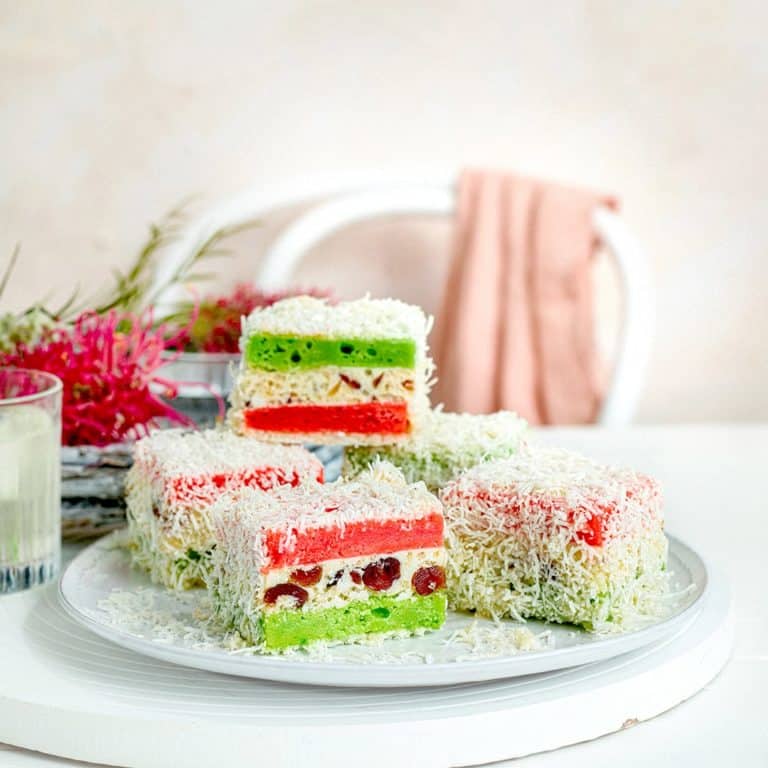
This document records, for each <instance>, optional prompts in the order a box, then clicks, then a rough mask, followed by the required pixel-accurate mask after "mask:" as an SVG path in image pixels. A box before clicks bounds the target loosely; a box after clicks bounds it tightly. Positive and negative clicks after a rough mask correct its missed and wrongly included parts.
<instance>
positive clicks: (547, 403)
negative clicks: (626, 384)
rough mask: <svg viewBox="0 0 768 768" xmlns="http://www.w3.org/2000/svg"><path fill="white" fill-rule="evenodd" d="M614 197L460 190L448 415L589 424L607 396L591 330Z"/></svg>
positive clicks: (440, 320)
mask: <svg viewBox="0 0 768 768" xmlns="http://www.w3.org/2000/svg"><path fill="white" fill-rule="evenodd" d="M598 206H607V207H611V208H615V207H616V201H615V200H613V199H612V198H610V197H607V196H603V195H599V194H595V193H593V192H589V191H586V190H581V189H573V188H569V187H564V186H560V185H557V184H552V183H549V182H544V181H538V180H536V179H529V178H525V177H523V176H517V175H514V174H510V173H499V172H494V171H476V170H469V171H465V172H464V173H462V175H461V177H460V179H459V183H458V205H457V211H456V225H455V234H454V254H453V261H452V263H451V267H450V270H449V275H448V282H447V285H446V290H445V295H444V298H443V303H442V307H441V311H440V313H439V314H438V317H437V323H436V326H435V341H434V352H435V361H436V363H437V372H438V383H437V385H436V387H435V391H434V393H433V396H432V400H433V402H435V403H439V402H442V403H443V404H444V405H445V408H446V410H449V411H467V412H469V413H490V412H492V411H496V410H500V409H509V410H513V411H517V412H518V413H519V414H520V415H521V416H523V417H525V418H526V419H528V421H529V422H530V423H531V424H586V423H591V422H593V421H594V420H595V417H596V416H597V412H598V408H599V406H600V402H601V399H602V395H603V384H602V375H601V367H600V360H599V356H598V354H597V349H596V344H595V337H594V328H593V305H592V302H593V296H592V275H591V265H592V261H593V258H594V254H595V249H596V247H597V238H596V236H595V231H594V228H593V226H592V214H593V212H594V210H595V208H596V207H598Z"/></svg>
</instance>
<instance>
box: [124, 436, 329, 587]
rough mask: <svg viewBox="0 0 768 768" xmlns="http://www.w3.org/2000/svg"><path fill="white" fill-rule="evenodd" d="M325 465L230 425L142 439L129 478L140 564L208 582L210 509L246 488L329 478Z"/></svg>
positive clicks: (162, 577)
mask: <svg viewBox="0 0 768 768" xmlns="http://www.w3.org/2000/svg"><path fill="white" fill-rule="evenodd" d="M322 479H323V465H322V464H321V463H320V462H319V461H318V460H317V459H316V458H315V457H314V456H313V455H312V454H311V453H309V452H308V451H305V450H304V449H303V448H301V447H300V446H276V445H267V444H265V443H260V442H258V441H256V440H253V439H250V438H244V437H239V436H237V435H235V434H233V433H231V432H226V431H223V430H207V431H204V432H188V431H183V430H164V431H160V432H156V433H154V434H153V435H151V436H150V437H146V438H144V439H143V440H140V441H139V442H138V443H136V446H135V449H134V463H133V466H132V467H131V469H130V471H129V473H128V477H127V479H126V503H127V507H128V528H129V534H130V546H131V550H132V552H133V560H134V562H135V563H137V564H138V565H140V566H141V567H143V568H144V569H146V570H147V571H149V574H150V576H151V577H152V579H153V581H156V582H158V583H161V584H165V585H166V586H167V587H171V588H182V589H187V588H190V587H195V586H204V580H205V576H206V572H207V569H208V563H209V560H210V551H211V547H212V545H213V542H212V528H211V520H210V509H211V506H212V505H213V503H214V502H215V501H216V500H217V499H218V498H219V497H220V496H221V495H222V494H225V493H229V492H234V491H237V490H239V489H240V488H243V487H252V488H261V489H264V490H269V489H272V488H275V487H277V486H280V485H286V484H287V485H290V486H295V485H299V484H301V483H305V482H311V483H313V484H314V483H315V482H316V481H320V482H322Z"/></svg>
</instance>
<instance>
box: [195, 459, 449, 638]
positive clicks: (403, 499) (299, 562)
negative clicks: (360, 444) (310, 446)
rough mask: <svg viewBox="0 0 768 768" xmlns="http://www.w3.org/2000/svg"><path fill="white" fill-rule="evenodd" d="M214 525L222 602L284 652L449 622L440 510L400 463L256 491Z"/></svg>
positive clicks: (231, 615) (239, 623)
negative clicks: (352, 476)
mask: <svg viewBox="0 0 768 768" xmlns="http://www.w3.org/2000/svg"><path fill="white" fill-rule="evenodd" d="M216 521H217V523H216V548H215V551H214V554H213V565H212V578H211V581H210V590H211V595H212V599H213V604H214V608H215V610H216V613H217V615H218V616H219V617H220V619H222V620H223V622H224V623H225V625H227V626H229V627H230V628H231V629H235V630H237V631H238V632H239V633H240V635H241V636H242V637H243V638H244V639H245V640H246V641H247V642H249V643H251V644H254V645H257V646H259V647H261V648H264V649H266V650H272V651H281V650H284V649H286V648H292V647H303V646H306V645H309V644H312V643H316V642H326V643H337V642H350V641H355V640H360V639H362V638H363V637H365V636H368V635H372V634H373V635H382V636H393V635H396V636H399V635H404V634H413V633H419V632H421V631H424V630H427V629H437V628H439V627H440V626H441V625H442V624H443V621H444V619H445V606H446V596H445V570H444V569H445V549H444V542H443V535H444V531H443V514H442V508H441V505H440V502H439V501H438V500H437V499H436V498H435V497H434V496H433V495H432V494H430V493H429V492H428V491H427V490H426V488H425V486H424V485H423V484H422V483H417V484H413V485H408V484H407V483H406V482H405V480H404V478H403V476H402V474H401V473H399V472H398V471H397V470H396V469H395V468H394V467H392V466H391V465H388V464H383V463H382V464H379V465H377V466H376V467H374V468H373V469H372V470H371V471H370V472H368V473H366V474H364V475H362V476H361V477H360V478H359V479H358V480H357V481H353V482H349V483H342V482H338V483H330V484H327V485H323V486H314V487H312V488H309V487H299V488H295V489H293V488H279V489H277V490H276V491H274V492H273V493H270V494H267V493H263V492H258V491H246V492H244V493H243V494H242V495H241V496H240V498H239V499H238V500H237V501H236V502H235V503H234V504H229V503H227V504H222V505H220V507H219V509H218V514H217V516H216Z"/></svg>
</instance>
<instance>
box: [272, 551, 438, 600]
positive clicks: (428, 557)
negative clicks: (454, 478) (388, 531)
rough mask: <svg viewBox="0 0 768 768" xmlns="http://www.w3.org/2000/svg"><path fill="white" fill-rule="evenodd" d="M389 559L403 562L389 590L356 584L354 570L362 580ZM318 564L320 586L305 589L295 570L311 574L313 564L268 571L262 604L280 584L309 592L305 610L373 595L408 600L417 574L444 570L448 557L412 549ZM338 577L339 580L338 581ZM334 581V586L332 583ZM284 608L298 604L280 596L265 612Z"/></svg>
mask: <svg viewBox="0 0 768 768" xmlns="http://www.w3.org/2000/svg"><path fill="white" fill-rule="evenodd" d="M386 557H394V558H397V560H399V561H400V578H398V579H395V581H394V582H393V583H392V586H391V587H390V588H389V589H386V590H381V591H374V590H371V589H369V588H368V587H366V586H365V584H364V583H362V581H361V583H360V584H356V583H355V581H354V580H353V579H352V575H351V574H352V572H353V571H357V572H358V573H359V574H360V576H361V577H362V572H363V570H364V569H365V567H366V566H367V565H369V564H370V563H375V562H376V561H377V560H380V559H382V558H386ZM315 565H319V566H320V567H321V568H322V574H321V576H320V580H319V581H318V582H317V584H312V585H310V586H304V585H302V584H300V583H299V582H298V581H295V580H293V579H291V574H292V573H293V572H294V571H296V570H302V571H309V570H310V569H311V568H312V567H313V565H301V566H298V565H297V566H291V567H288V568H280V569H275V570H273V571H269V572H267V573H266V574H265V575H264V578H263V587H262V589H261V591H260V594H259V595H258V600H259V602H263V599H264V594H265V592H266V591H267V590H268V589H270V588H272V587H274V586H277V585H278V584H287V583H295V584H297V586H301V588H302V589H304V590H306V592H307V594H308V598H307V601H306V603H305V604H304V606H303V607H304V609H306V610H319V609H322V608H334V607H340V606H343V605H346V604H347V603H349V602H350V601H352V600H367V599H368V598H369V597H370V596H371V595H388V596H389V597H395V598H397V599H403V600H407V599H408V598H410V597H412V596H413V587H412V585H411V579H412V578H413V575H414V574H415V573H416V571H418V570H419V569H420V568H428V567H430V566H433V565H439V566H441V567H442V568H445V565H446V554H445V550H444V549H442V548H435V549H409V550H405V551H401V552H392V553H382V554H374V555H364V556H363V557H354V558H343V559H339V560H325V561H323V562H322V563H316V564H315ZM339 572H341V573H340V574H339ZM337 578H338V580H336V579H337ZM331 582H335V583H333V584H331ZM285 608H295V601H294V599H293V598H292V597H290V596H283V597H279V598H278V599H277V602H276V603H274V604H273V605H266V604H264V610H265V611H270V610H280V609H285Z"/></svg>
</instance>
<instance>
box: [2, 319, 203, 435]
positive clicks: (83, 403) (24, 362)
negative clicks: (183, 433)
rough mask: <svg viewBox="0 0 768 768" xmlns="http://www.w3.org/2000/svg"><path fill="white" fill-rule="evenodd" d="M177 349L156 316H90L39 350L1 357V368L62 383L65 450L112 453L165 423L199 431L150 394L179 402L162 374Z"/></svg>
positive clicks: (46, 337)
mask: <svg viewBox="0 0 768 768" xmlns="http://www.w3.org/2000/svg"><path fill="white" fill-rule="evenodd" d="M174 343H178V338H177V337H174V338H171V339H169V338H168V329H167V328H164V327H159V328H153V321H152V315H151V313H150V312H146V313H143V314H142V315H132V314H127V313H118V312H116V311H114V310H113V311H111V312H108V313H106V314H103V315H99V314H96V313H95V312H84V313H83V314H81V315H80V316H78V317H77V319H76V320H75V321H74V323H73V324H72V325H71V326H59V327H55V328H52V329H49V330H47V331H45V332H44V333H43V335H42V337H41V338H40V340H39V341H37V342H35V343H34V344H32V345H30V346H27V345H24V344H20V345H18V346H17V347H16V348H15V349H14V350H13V351H12V352H9V353H3V354H0V365H13V366H18V367H23V368H35V369H38V370H41V371H48V372H49V373H53V374H55V375H56V376H58V377H59V378H60V379H61V380H62V382H63V384H64V388H63V392H62V400H63V408H62V443H63V444H64V445H107V444H109V443H115V442H121V441H123V440H126V439H131V438H138V437H141V436H142V435H145V434H146V433H147V432H148V431H149V429H150V427H153V426H156V425H158V424H159V422H160V421H167V422H171V423H174V424H178V425H183V426H191V425H192V424H193V422H192V421H191V420H190V419H189V418H188V417H186V416H184V415H183V414H181V413H179V412H178V411H176V410H174V409H173V408H171V407H170V406H169V405H167V404H166V403H164V402H163V401H162V400H161V399H160V398H159V397H158V396H157V395H156V394H155V393H154V392H152V390H151V388H150V385H151V384H153V383H154V384H160V385H162V386H163V387H165V389H166V392H167V393H168V395H169V396H173V394H174V387H173V385H172V384H170V383H169V382H167V381H165V380H163V379H161V378H159V377H157V375H156V372H157V369H158V368H160V366H161V365H163V364H165V363H167V362H168V360H167V358H163V357H162V353H163V351H164V350H166V349H167V348H169V346H171V345H172V344H174Z"/></svg>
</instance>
